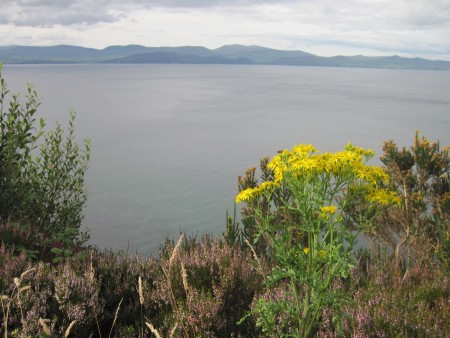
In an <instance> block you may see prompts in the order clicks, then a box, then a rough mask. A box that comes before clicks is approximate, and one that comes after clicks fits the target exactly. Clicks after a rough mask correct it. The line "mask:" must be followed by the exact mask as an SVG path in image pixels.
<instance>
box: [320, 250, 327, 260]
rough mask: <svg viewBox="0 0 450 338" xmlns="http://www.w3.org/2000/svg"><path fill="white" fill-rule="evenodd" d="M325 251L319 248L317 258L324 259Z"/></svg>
mask: <svg viewBox="0 0 450 338" xmlns="http://www.w3.org/2000/svg"><path fill="white" fill-rule="evenodd" d="M327 254H328V253H327V252H326V251H325V250H319V258H320V259H324V258H325V257H326V256H327Z"/></svg>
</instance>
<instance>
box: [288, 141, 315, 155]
mask: <svg viewBox="0 0 450 338" xmlns="http://www.w3.org/2000/svg"><path fill="white" fill-rule="evenodd" d="M316 151H317V149H316V148H314V146H313V145H312V144H298V145H296V146H294V147H293V148H292V151H291V152H292V153H293V154H295V155H307V154H313V153H315V152H316Z"/></svg>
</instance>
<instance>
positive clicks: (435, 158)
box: [372, 132, 450, 275]
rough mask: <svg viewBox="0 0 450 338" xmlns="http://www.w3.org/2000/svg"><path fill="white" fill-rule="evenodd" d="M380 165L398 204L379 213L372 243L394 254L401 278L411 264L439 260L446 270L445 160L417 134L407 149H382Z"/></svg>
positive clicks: (449, 211)
mask: <svg viewBox="0 0 450 338" xmlns="http://www.w3.org/2000/svg"><path fill="white" fill-rule="evenodd" d="M383 152H384V154H383V156H382V157H381V161H382V162H383V163H384V164H385V166H386V171H387V172H388V173H389V177H390V182H389V183H390V185H391V186H392V187H393V189H395V190H397V191H398V192H399V195H400V196H401V202H402V203H401V204H400V205H398V206H397V207H395V208H392V209H391V210H389V212H385V213H383V214H382V217H380V218H379V219H378V226H377V227H376V228H375V229H374V230H375V231H374V232H373V234H372V238H373V239H374V240H375V241H383V242H384V243H386V245H387V246H389V247H391V248H392V249H393V251H394V252H395V262H396V266H397V267H403V268H404V270H405V275H406V274H407V273H408V271H409V266H411V265H414V261H418V262H420V261H426V262H428V263H431V262H432V261H433V260H434V258H438V259H439V260H440V261H441V263H442V264H443V265H444V266H446V267H447V269H450V240H449V238H450V181H449V173H450V156H449V148H448V147H447V148H443V149H441V148H440V145H439V142H431V141H429V140H428V139H427V138H426V137H424V136H422V137H420V135H419V132H416V135H415V138H414V144H413V146H411V147H410V148H406V147H403V148H402V149H399V148H398V147H397V145H396V144H395V143H394V142H393V141H387V142H385V143H384V145H383Z"/></svg>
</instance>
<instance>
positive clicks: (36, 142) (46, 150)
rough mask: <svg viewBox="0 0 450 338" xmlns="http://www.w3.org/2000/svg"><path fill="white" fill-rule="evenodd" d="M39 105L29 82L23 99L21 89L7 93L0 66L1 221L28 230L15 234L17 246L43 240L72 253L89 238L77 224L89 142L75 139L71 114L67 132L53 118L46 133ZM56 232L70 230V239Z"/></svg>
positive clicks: (41, 243) (84, 196)
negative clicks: (51, 127) (24, 235)
mask: <svg viewBox="0 0 450 338" xmlns="http://www.w3.org/2000/svg"><path fill="white" fill-rule="evenodd" d="M39 104H40V103H39V100H38V98H37V94H36V92H35V91H34V89H33V88H32V87H31V86H29V87H28V93H27V96H26V97H25V101H24V102H21V101H20V96H19V94H14V95H10V92H9V90H8V88H7V85H6V82H5V80H4V78H3V77H2V75H1V65H0V223H2V224H5V223H10V224H11V226H17V227H20V228H22V229H25V230H26V231H27V234H28V236H27V238H15V239H14V245H16V246H20V245H21V246H23V247H24V249H28V250H30V249H33V247H34V246H36V244H37V245H38V246H40V247H41V248H42V247H43V246H45V245H48V244H46V243H44V241H46V240H47V241H50V244H49V245H51V246H52V247H58V245H59V247H60V248H61V247H62V249H66V251H65V252H66V253H68V252H70V253H73V252H74V250H73V248H74V247H79V246H80V245H81V244H82V243H84V242H85V241H86V240H87V238H88V235H87V233H83V232H80V226H81V221H82V219H83V212H82V211H83V207H84V205H85V203H86V199H87V192H86V189H85V187H84V175H85V172H86V170H87V168H88V162H89V153H90V146H89V144H90V142H89V140H85V142H84V149H83V148H81V147H80V146H79V145H78V143H77V142H76V141H75V136H74V120H75V114H74V113H71V114H70V119H69V125H68V128H67V130H66V131H65V130H64V129H63V127H62V126H61V124H60V123H57V125H56V128H55V130H54V131H50V132H47V133H46V132H45V131H44V127H45V121H44V120H43V119H40V121H39V122H37V121H36V113H37V109H38V107H39ZM69 228H70V229H72V230H71V231H70V234H68V232H67V229H69ZM13 233H14V232H9V235H10V236H11V234H13ZM57 234H66V235H70V236H69V237H70V238H69V240H70V243H68V241H67V238H65V241H61V240H60V239H59V238H57V237H58V236H57ZM6 237H7V236H6V235H5V234H3V239H5V241H6V242H8V240H7V239H6ZM66 237H67V236H66ZM10 241H11V240H10ZM21 241H22V242H23V243H20V242H21ZM54 244H55V245H54ZM56 251H58V250H56Z"/></svg>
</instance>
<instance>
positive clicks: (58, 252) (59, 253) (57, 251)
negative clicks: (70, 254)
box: [50, 248, 64, 256]
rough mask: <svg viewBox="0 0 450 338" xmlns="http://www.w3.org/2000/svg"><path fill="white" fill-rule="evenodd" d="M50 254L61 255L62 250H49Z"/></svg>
mask: <svg viewBox="0 0 450 338" xmlns="http://www.w3.org/2000/svg"><path fill="white" fill-rule="evenodd" d="M50 251H51V252H52V253H54V254H55V255H58V256H59V255H61V254H62V253H63V252H64V250H62V249H60V248H51V250H50Z"/></svg>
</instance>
